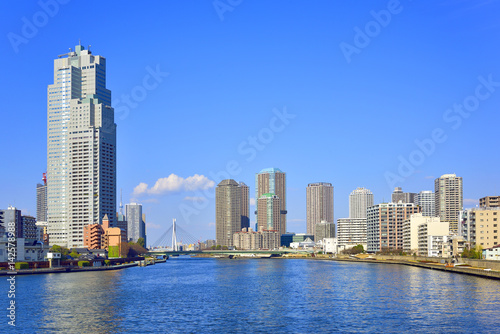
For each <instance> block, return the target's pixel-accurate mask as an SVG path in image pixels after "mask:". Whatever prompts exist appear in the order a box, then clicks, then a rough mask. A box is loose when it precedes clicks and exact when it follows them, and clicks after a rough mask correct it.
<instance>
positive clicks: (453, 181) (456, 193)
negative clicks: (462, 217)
mask: <svg viewBox="0 0 500 334" xmlns="http://www.w3.org/2000/svg"><path fill="white" fill-rule="evenodd" d="M434 195H435V205H436V209H435V214H436V216H437V217H439V218H441V221H447V222H450V223H453V222H455V223H457V222H458V215H459V213H460V210H462V209H463V191H462V178H461V177H457V176H456V175H455V174H444V175H443V176H441V177H440V178H437V179H436V180H435V181H434Z"/></svg>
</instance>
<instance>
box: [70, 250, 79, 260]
mask: <svg viewBox="0 0 500 334" xmlns="http://www.w3.org/2000/svg"><path fill="white" fill-rule="evenodd" d="M69 256H71V257H72V258H73V259H77V258H78V256H80V254H78V253H77V252H76V251H75V250H73V251H72V252H71V253H69Z"/></svg>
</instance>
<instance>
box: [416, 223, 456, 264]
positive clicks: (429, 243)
mask: <svg viewBox="0 0 500 334" xmlns="http://www.w3.org/2000/svg"><path fill="white" fill-rule="evenodd" d="M449 234H450V224H449V222H440V221H439V217H437V221H428V222H424V223H422V224H420V225H418V255H420V256H438V257H443V256H444V254H443V250H444V247H443V246H444V245H445V244H446V243H447V242H448V239H449V238H450V235H449Z"/></svg>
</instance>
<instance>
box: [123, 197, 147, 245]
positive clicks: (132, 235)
mask: <svg viewBox="0 0 500 334" xmlns="http://www.w3.org/2000/svg"><path fill="white" fill-rule="evenodd" d="M125 219H127V238H128V241H129V242H137V240H139V238H143V239H144V245H146V221H145V215H144V214H143V213H142V204H137V203H130V204H127V205H125Z"/></svg>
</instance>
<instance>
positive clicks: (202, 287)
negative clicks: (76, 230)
mask: <svg viewBox="0 0 500 334" xmlns="http://www.w3.org/2000/svg"><path fill="white" fill-rule="evenodd" d="M18 279H19V280H18V284H19V285H18V287H19V294H18V305H19V319H18V320H19V324H23V326H24V328H28V329H29V330H28V331H26V332H40V333H42V332H63V333H123V332H126V333H137V332H144V333H148V332H151V333H153V332H169V333H213V332H221V333H226V332H232V333H242V332H243V333H259V332H260V333H268V332H275V333H306V332H315V333H332V332H342V333H344V332H345V333H348V332H359V333H373V332H384V333H396V332H402V331H406V332H411V333H427V332H449V333H455V332H475V333H478V332H484V333H492V332H496V331H497V328H498V326H499V325H500V317H499V315H500V311H499V306H500V294H499V293H498V289H499V288H500V282H498V281H494V280H487V279H481V278H476V277H472V276H464V275H457V274H450V273H446V272H440V271H432V270H425V269H421V268H414V267H406V266H398V265H390V264H371V263H344V262H333V261H315V260H300V259H262V260H258V259H240V260H222V259H219V260H217V259H191V258H186V257H184V258H183V257H180V258H177V259H170V260H168V261H167V263H164V264H158V265H155V266H150V267H146V268H138V267H135V268H129V269H126V270H122V271H113V272H89V273H71V274H53V275H35V276H26V277H18ZM4 285H5V283H3V282H2V283H0V288H1V289H3V288H4Z"/></svg>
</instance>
